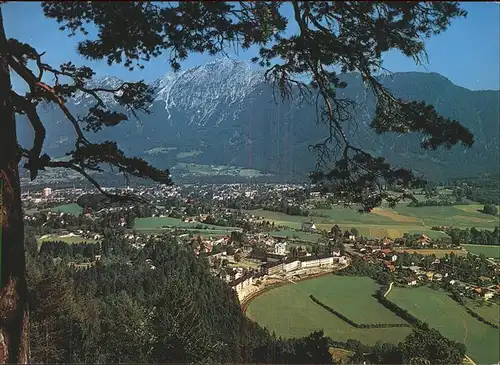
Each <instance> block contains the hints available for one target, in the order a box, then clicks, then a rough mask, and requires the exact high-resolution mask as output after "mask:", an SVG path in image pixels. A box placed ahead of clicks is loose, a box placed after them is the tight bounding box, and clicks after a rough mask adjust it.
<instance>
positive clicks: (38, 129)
mask: <svg viewBox="0 0 500 365" xmlns="http://www.w3.org/2000/svg"><path fill="white" fill-rule="evenodd" d="M10 95H11V98H12V99H11V100H12V102H13V104H14V106H15V107H16V108H18V109H20V110H22V111H24V112H25V113H26V116H27V117H28V120H29V122H30V124H31V126H32V127H33V131H34V132H35V137H34V139H33V147H32V148H31V150H30V152H29V170H30V178H31V181H33V180H35V178H36V177H37V175H38V160H39V158H40V154H41V153H42V147H43V142H44V141H45V127H44V126H43V123H42V121H41V120H40V117H39V116H38V113H37V112H36V105H35V104H33V103H31V102H29V101H28V100H26V99H25V98H23V97H22V96H21V95H18V94H17V93H15V92H14V91H12V90H11V92H10Z"/></svg>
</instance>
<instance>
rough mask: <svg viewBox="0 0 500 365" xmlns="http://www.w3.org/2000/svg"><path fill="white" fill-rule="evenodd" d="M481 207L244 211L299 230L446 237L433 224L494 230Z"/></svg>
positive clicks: (336, 207) (375, 235) (490, 219)
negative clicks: (307, 226) (305, 213)
mask: <svg viewBox="0 0 500 365" xmlns="http://www.w3.org/2000/svg"><path fill="white" fill-rule="evenodd" d="M481 208H482V206H480V205H477V204H472V205H457V206H443V207H408V206H407V203H404V204H400V205H398V206H397V207H396V208H395V209H391V208H388V207H381V208H376V209H374V210H373V211H372V212H371V213H368V214H360V213H358V211H357V210H356V208H352V209H351V208H344V207H341V206H334V207H332V208H331V209H312V210H311V211H310V216H309V217H302V216H290V215H287V214H283V213H279V212H271V211H266V210H262V209H257V210H250V211H247V212H248V213H250V214H253V215H255V216H260V217H263V219H264V220H268V221H271V222H274V223H275V224H276V225H281V226H284V227H289V228H293V229H300V228H301V225H302V222H305V221H309V220H311V219H312V220H313V221H314V223H315V225H316V227H317V228H318V229H324V230H330V229H331V228H332V226H333V225H334V224H338V225H339V227H340V228H341V229H343V230H347V229H350V228H356V229H357V230H358V231H359V233H360V234H361V235H363V236H365V237H385V236H387V237H391V238H396V237H401V236H403V234H404V233H425V234H426V235H428V236H429V237H431V238H442V237H447V235H446V234H445V233H444V232H438V231H433V230H431V227H432V226H439V225H448V226H454V227H458V228H471V227H476V228H478V229H493V228H494V227H495V226H496V225H498V218H495V217H493V216H488V215H487V214H483V213H481V212H479V211H478V210H480V209H481Z"/></svg>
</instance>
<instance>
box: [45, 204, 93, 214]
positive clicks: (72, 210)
mask: <svg viewBox="0 0 500 365" xmlns="http://www.w3.org/2000/svg"><path fill="white" fill-rule="evenodd" d="M43 211H46V212H55V213H68V214H73V215H80V214H82V211H83V208H82V207H81V206H79V205H78V204H76V203H71V204H63V205H57V206H55V207H53V208H47V209H44V210H43Z"/></svg>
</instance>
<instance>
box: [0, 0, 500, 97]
mask: <svg viewBox="0 0 500 365" xmlns="http://www.w3.org/2000/svg"><path fill="white" fill-rule="evenodd" d="M1 6H2V12H3V18H4V26H5V31H6V33H7V37H12V38H17V39H19V40H20V41H24V42H28V43H30V44H31V45H32V46H34V47H35V48H36V49H37V50H38V51H40V52H42V51H46V55H45V56H44V61H45V62H46V63H49V64H52V65H60V64H61V63H63V62H67V61H72V62H73V63H75V64H77V65H81V64H88V65H89V66H92V67H93V68H94V70H95V71H96V73H97V74H98V76H106V75H113V76H117V77H119V78H121V79H126V80H130V81H133V80H140V79H144V80H146V81H152V80H155V79H157V78H159V77H162V76H163V75H164V74H166V73H168V72H170V71H171V70H170V67H169V66H168V63H167V62H166V59H164V58H161V57H160V58H157V59H155V60H153V61H151V62H149V63H148V64H146V65H145V66H146V67H145V69H144V70H135V71H133V72H130V71H128V70H126V69H125V68H124V67H123V66H121V65H118V66H112V67H109V66H107V65H106V63H105V62H88V61H85V60H84V59H83V58H82V57H80V56H79V55H78V54H77V53H76V43H77V40H78V37H75V38H70V37H68V36H67V34H66V33H63V32H61V31H59V30H58V24H57V22H56V21H54V20H52V19H46V18H45V17H44V16H43V12H42V10H41V6H40V3H37V2H9V3H6V4H3V5H1ZM462 6H463V8H465V9H466V10H467V11H468V13H469V14H468V16H467V18H465V19H458V20H455V21H454V22H453V23H452V26H451V27H450V28H449V29H448V30H447V31H446V32H444V33H443V34H440V35H438V36H435V37H434V38H432V39H430V40H428V41H427V43H426V48H427V53H428V55H429V62H428V64H426V65H425V66H416V65H415V64H414V62H413V61H412V60H411V59H408V58H406V57H404V56H402V55H401V54H399V53H397V52H389V53H387V54H386V55H385V56H384V67H386V68H387V69H389V70H391V71H394V72H403V71H422V72H437V73H440V74H442V75H443V76H445V77H447V78H448V79H450V80H451V81H452V82H453V83H455V84H457V85H460V86H463V87H466V88H469V89H472V90H484V89H495V90H498V89H500V3H493V2H490V3H481V2H468V3H462ZM255 52H256V49H255V48H253V49H250V50H249V51H245V52H241V51H240V52H239V53H238V54H236V53H235V52H234V51H232V50H228V54H229V55H230V56H231V57H234V58H238V59H242V60H249V59H250V58H251V57H252V56H254V55H255ZM212 59H213V58H212V57H210V56H208V55H199V54H193V55H190V56H189V58H188V59H187V60H186V61H185V62H184V63H183V64H182V68H189V67H193V66H197V65H200V64H203V63H205V62H207V61H210V60H212ZM14 82H15V83H17V81H16V80H14Z"/></svg>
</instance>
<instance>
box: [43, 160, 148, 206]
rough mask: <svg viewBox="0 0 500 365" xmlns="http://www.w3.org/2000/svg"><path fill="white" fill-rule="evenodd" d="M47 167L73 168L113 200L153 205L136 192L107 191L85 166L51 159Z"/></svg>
mask: <svg viewBox="0 0 500 365" xmlns="http://www.w3.org/2000/svg"><path fill="white" fill-rule="evenodd" d="M46 166H47V167H52V168H57V167H59V168H67V169H72V170H74V171H76V172H78V173H79V174H81V175H82V176H84V177H85V178H86V179H87V180H88V181H90V183H91V184H92V185H94V186H95V187H96V189H97V190H99V192H100V193H101V194H103V195H104V196H106V197H107V198H109V199H110V200H111V201H133V202H138V203H144V204H148V205H151V203H150V202H149V201H148V200H147V199H144V198H142V197H140V196H137V195H135V194H124V195H118V194H111V193H109V192H107V191H105V190H104V189H103V188H102V187H101V185H100V184H99V183H98V182H97V181H96V180H95V179H94V178H93V177H92V176H90V175H89V174H88V173H87V172H86V171H85V170H84V169H83V168H81V167H80V166H78V165H76V164H74V163H72V162H66V161H50V162H49V163H48V164H47V165H46Z"/></svg>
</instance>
